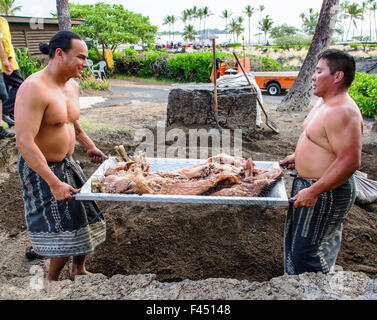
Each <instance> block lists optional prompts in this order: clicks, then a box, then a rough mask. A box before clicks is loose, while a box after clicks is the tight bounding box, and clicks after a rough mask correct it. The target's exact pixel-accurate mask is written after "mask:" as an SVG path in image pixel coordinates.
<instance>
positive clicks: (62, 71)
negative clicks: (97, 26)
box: [15, 31, 107, 280]
mask: <svg viewBox="0 0 377 320" xmlns="http://www.w3.org/2000/svg"><path fill="white" fill-rule="evenodd" d="M40 49H41V51H42V53H45V54H48V55H49V62H48V65H47V66H46V67H45V68H44V69H43V70H41V71H39V72H36V73H34V74H32V75H31V76H29V77H28V78H27V79H26V80H25V81H24V82H23V84H22V85H21V86H20V88H19V90H18V93H17V97H16V103H15V130H16V135H17V142H16V146H17V149H18V151H19V157H18V172H19V176H20V180H21V184H22V188H23V199H24V205H25V216H26V225H27V228H28V232H29V237H30V240H31V243H32V246H33V250H34V251H35V252H36V253H37V254H38V255H40V256H43V257H48V258H50V267H49V271H48V275H47V279H48V280H58V279H59V275H60V272H61V270H62V269H63V267H64V266H65V264H66V263H67V261H68V259H69V257H71V256H72V257H73V263H72V268H71V273H70V277H71V279H74V277H75V276H76V275H79V274H80V275H85V274H89V273H88V271H87V270H86V268H85V257H86V255H87V254H89V253H90V252H92V251H93V250H94V248H95V247H96V246H97V245H98V244H100V243H101V242H103V241H104V240H105V236H106V230H105V221H104V218H103V216H102V215H101V214H100V213H99V210H98V207H97V206H96V204H95V203H94V202H81V201H75V200H72V193H77V192H79V188H80V187H81V186H82V185H83V184H84V183H85V180H86V178H85V176H84V173H83V171H82V169H81V168H80V166H79V165H78V163H77V162H76V161H75V160H74V159H73V158H72V154H73V152H74V146H75V141H78V142H79V143H80V144H81V146H83V147H84V148H85V149H86V150H87V154H88V156H89V157H90V158H91V161H92V162H95V163H100V162H101V161H102V160H103V159H104V158H107V157H106V156H105V155H104V154H103V153H102V152H101V151H100V150H99V149H98V148H97V147H96V146H95V144H94V143H93V141H92V140H91V139H90V138H89V137H88V136H87V135H86V134H85V132H84V131H83V130H82V128H81V126H80V124H79V122H78V119H79V115H80V105H79V93H80V90H79V87H78V85H77V83H76V82H75V81H74V79H72V78H79V77H80V76H81V73H82V71H83V70H84V69H85V68H86V67H87V66H88V62H87V57H88V49H87V47H86V44H85V42H84V41H83V40H82V39H81V37H80V36H79V35H77V34H76V33H74V32H71V31H59V32H58V33H57V34H55V35H54V36H53V37H52V38H51V40H50V43H49V44H47V43H44V44H41V45H40Z"/></svg>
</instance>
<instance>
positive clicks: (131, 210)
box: [0, 80, 377, 281]
mask: <svg viewBox="0 0 377 320" xmlns="http://www.w3.org/2000/svg"><path fill="white" fill-rule="evenodd" d="M114 83H115V84H116V86H121V85H123V86H126V87H127V86H128V87H132V86H134V87H135V86H138V87H139V88H144V89H146V90H147V91H149V93H151V92H155V91H153V90H157V91H158V89H161V90H164V91H166V88H168V85H160V84H155V83H152V84H150V83H145V82H137V81H136V82H132V81H131V82H130V81H119V80H118V81H116V82H114ZM157 91H156V92H157ZM85 94H86V95H98V92H86V93H85ZM130 95H133V96H132V99H130V100H129V101H128V102H127V103H125V104H122V105H118V106H112V107H111V106H106V107H95V108H92V109H85V110H82V113H81V119H82V120H83V121H84V122H85V121H86V122H87V123H89V124H90V126H91V129H89V130H88V133H89V135H90V136H91V138H92V139H93V140H94V141H95V143H96V144H97V146H98V147H99V148H101V149H102V150H103V151H104V152H106V153H108V154H110V155H114V151H113V147H114V145H118V144H124V145H125V146H126V147H127V148H128V150H131V151H132V150H133V149H134V148H135V147H136V145H137V144H136V143H135V141H134V140H133V136H132V133H133V131H134V130H135V129H137V128H141V127H144V128H145V127H149V128H152V129H155V126H156V122H157V121H163V120H165V118H166V115H165V110H166V104H167V102H166V101H165V102H164V101H146V99H145V97H144V98H143V97H141V98H137V97H138V96H139V97H140V91H138V92H137V93H132V92H127V93H124V95H122V93H120V91H117V92H107V93H105V96H106V97H109V98H111V97H123V98H127V97H129V96H130ZM265 107H266V109H267V111H268V113H269V116H270V118H271V119H273V120H274V122H276V123H277V124H278V126H279V128H280V130H281V133H280V134H279V135H276V134H274V133H272V132H271V130H270V129H269V128H268V127H266V126H263V127H262V128H261V129H258V130H257V131H256V132H255V135H253V137H252V138H251V139H249V140H245V139H244V141H243V156H245V157H249V156H251V157H252V158H253V159H254V160H270V161H278V160H280V159H282V158H283V157H284V156H285V155H286V154H288V153H291V152H293V151H294V148H295V144H296V142H297V138H298V136H299V133H300V125H301V123H302V121H303V120H304V118H305V116H306V114H307V111H304V112H291V113H289V114H287V113H283V114H281V113H279V112H278V111H277V110H276V105H274V104H271V103H266V104H265ZM262 119H263V120H264V118H263V116H262ZM371 126H372V122H371V121H368V120H366V121H365V135H364V138H363V142H364V144H363V153H362V167H361V171H364V172H366V173H368V175H369V177H370V178H371V179H374V180H377V163H376V160H375V159H376V156H377V148H376V134H375V133H372V132H371ZM98 128H100V130H96V129H98ZM114 128H116V129H115V130H114ZM182 129H184V130H188V128H182ZM0 148H1V154H2V156H1V158H0V162H1V163H0V164H1V166H0V168H1V169H0V241H1V243H2V246H1V248H0V257H1V258H0V268H1V269H0V270H1V271H0V273H1V275H0V276H2V277H6V278H11V277H14V276H23V275H29V272H30V267H31V266H32V265H35V264H38V265H40V266H41V267H42V268H44V269H45V270H46V269H47V267H48V261H47V260H42V261H38V262H28V261H27V260H26V259H25V257H24V249H25V248H26V246H27V245H28V244H29V241H28V237H27V232H26V230H25V223H24V212H23V202H22V197H21V188H20V184H19V180H18V175H17V169H16V152H15V148H14V143H11V142H9V143H2V144H0ZM74 157H75V158H76V159H77V160H78V161H79V162H80V163H81V165H82V167H83V169H84V171H85V173H86V174H87V176H90V175H91V174H92V173H93V172H94V170H95V169H96V166H95V165H93V164H91V163H90V162H89V161H88V159H87V157H86V155H85V152H84V150H83V149H82V148H81V147H80V146H78V147H77V148H76V151H75V154H74ZM284 178H285V183H286V188H287V192H289V190H290V184H291V182H292V179H293V178H292V177H291V176H290V175H289V171H287V172H286V175H285V177H284ZM100 206H101V208H104V206H105V204H104V203H100ZM260 210H261V208H259V207H252V206H248V207H244V206H224V205H216V206H206V207H202V206H199V205H183V204H181V205H175V204H174V205H169V204H140V203H112V204H111V205H110V206H109V207H108V208H107V209H106V211H105V212H106V213H105V216H106V220H107V240H106V242H105V243H103V244H101V245H100V246H99V247H98V249H97V250H96V251H95V252H94V253H93V254H92V255H91V256H90V257H89V260H88V268H89V270H91V271H94V272H99V273H103V274H105V275H107V276H111V275H114V274H117V273H121V274H141V273H154V274H156V275H157V279H158V280H159V281H176V280H183V279H186V278H189V279H193V280H197V279H205V278H210V277H226V278H237V279H247V280H250V281H255V280H256V281H266V280H269V279H271V278H272V277H276V276H280V275H282V273H283V253H282V245H283V243H282V241H283V228H284V220H285V214H286V209H285V208H274V207H272V208H268V210H267V211H266V212H265V214H264V216H263V218H262V219H261V221H260V222H259V225H258V228H257V230H256V231H255V232H254V233H253V234H251V235H250V237H249V243H248V242H246V234H247V232H248V231H249V230H250V228H251V227H252V225H253V224H254V222H255V219H256V218H257V216H258V214H259V213H260ZM376 214H377V204H373V205H369V206H364V207H360V206H357V205H354V207H353V208H352V210H351V212H350V214H349V215H348V218H347V223H346V225H345V226H344V233H343V242H342V247H341V251H340V254H339V257H338V260H337V264H338V265H340V266H342V267H343V269H344V270H351V271H362V272H365V273H366V274H368V276H369V277H371V278H376V275H377V266H376V255H375V252H376V251H377V222H376V221H377V220H376ZM64 277H68V273H67V270H65V274H64V275H63V278H64Z"/></svg>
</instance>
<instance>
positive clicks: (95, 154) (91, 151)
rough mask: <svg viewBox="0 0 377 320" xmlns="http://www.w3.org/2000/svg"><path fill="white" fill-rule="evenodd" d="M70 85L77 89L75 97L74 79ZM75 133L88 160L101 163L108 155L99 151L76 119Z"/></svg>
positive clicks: (78, 90)
mask: <svg viewBox="0 0 377 320" xmlns="http://www.w3.org/2000/svg"><path fill="white" fill-rule="evenodd" d="M71 83H72V85H73V86H74V88H75V90H76V91H77V97H79V96H80V88H79V86H78V85H77V83H76V82H75V81H74V80H71ZM73 126H74V128H75V133H76V140H77V142H78V143H80V145H82V146H83V147H84V148H85V149H86V152H87V154H88V156H89V157H90V160H91V161H92V162H94V163H101V162H103V160H104V159H107V158H108V157H107V156H106V155H105V154H104V153H103V152H102V151H100V150H99V149H98V148H97V147H96V146H95V144H94V142H93V141H92V140H91V139H90V138H89V137H88V135H87V134H86V133H85V132H84V130H83V129H82V128H81V125H80V123H79V122H78V121H77V120H76V121H75V122H74V123H73Z"/></svg>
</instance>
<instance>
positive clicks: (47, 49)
mask: <svg viewBox="0 0 377 320" xmlns="http://www.w3.org/2000/svg"><path fill="white" fill-rule="evenodd" d="M72 39H78V40H82V38H81V36H79V35H78V34H77V33H75V32H72V31H59V32H57V33H56V34H55V35H54V36H53V37H52V38H51V40H50V43H49V44H48V43H47V42H42V43H40V44H39V50H40V51H41V52H42V53H44V54H48V56H49V57H50V59H52V58H54V56H55V51H56V49H58V48H60V49H62V50H63V51H64V52H67V51H68V50H69V49H71V48H72Z"/></svg>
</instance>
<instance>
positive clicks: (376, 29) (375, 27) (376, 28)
mask: <svg viewBox="0 0 377 320" xmlns="http://www.w3.org/2000/svg"><path fill="white" fill-rule="evenodd" d="M374 29H375V31H376V41H377V26H376V11H374ZM371 40H372V39H371Z"/></svg>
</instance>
